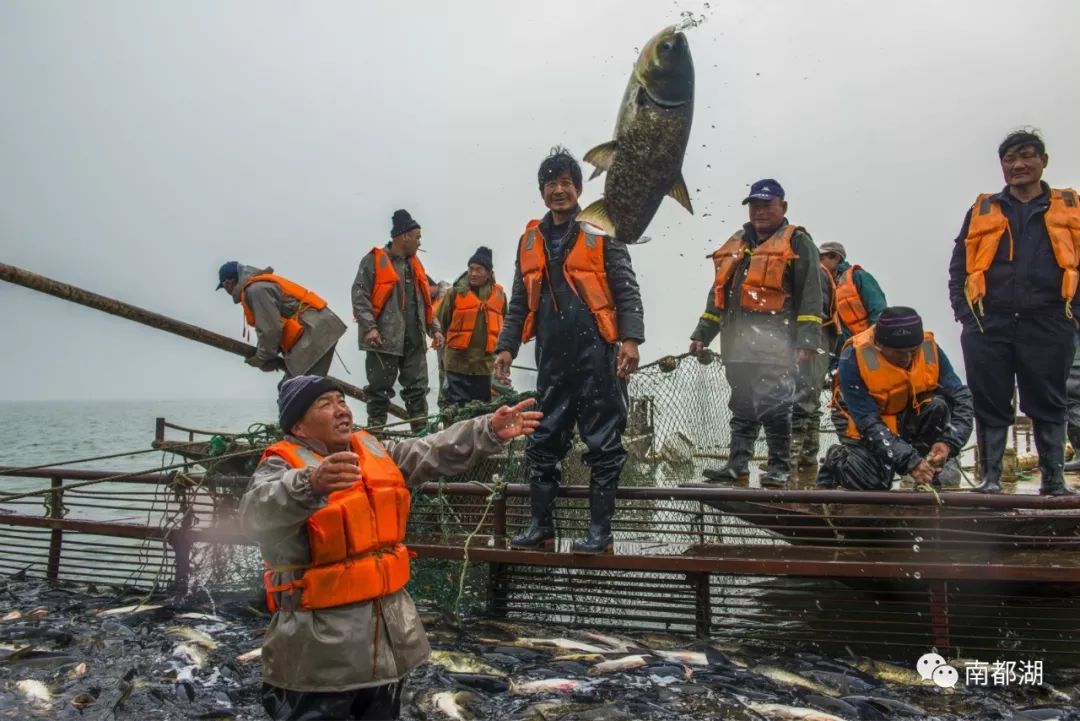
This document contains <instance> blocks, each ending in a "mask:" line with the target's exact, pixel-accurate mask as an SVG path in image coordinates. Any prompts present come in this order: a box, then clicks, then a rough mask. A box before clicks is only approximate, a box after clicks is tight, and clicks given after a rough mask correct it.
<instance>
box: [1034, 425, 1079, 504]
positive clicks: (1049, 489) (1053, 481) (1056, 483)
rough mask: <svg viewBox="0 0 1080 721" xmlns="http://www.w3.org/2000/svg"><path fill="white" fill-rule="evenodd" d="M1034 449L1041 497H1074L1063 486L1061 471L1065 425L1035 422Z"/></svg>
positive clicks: (1063, 457)
mask: <svg viewBox="0 0 1080 721" xmlns="http://www.w3.org/2000/svg"><path fill="white" fill-rule="evenodd" d="M1034 425H1035V449H1036V450H1037V451H1038V452H1039V473H1040V474H1041V475H1042V486H1041V487H1040V488H1039V494H1040V495H1043V496H1075V495H1076V491H1074V490H1072V489H1071V488H1069V487H1068V486H1066V485H1065V476H1064V475H1063V474H1062V469H1063V467H1064V466H1065V424H1064V423H1045V422H1040V421H1035V424H1034Z"/></svg>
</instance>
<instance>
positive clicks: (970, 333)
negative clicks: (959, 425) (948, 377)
mask: <svg viewBox="0 0 1080 721" xmlns="http://www.w3.org/2000/svg"><path fill="white" fill-rule="evenodd" d="M998 159H999V160H1000V161H1001V170H1002V173H1003V175H1004V177H1005V182H1006V183H1007V185H1006V187H1005V189H1003V190H1002V191H1001V192H999V193H984V194H982V195H980V196H978V197H977V198H976V199H975V203H974V204H973V205H972V207H971V209H970V210H968V213H967V215H966V216H965V218H964V224H963V227H962V228H961V230H960V235H959V236H957V238H956V245H955V247H954V248H953V255H952V262H951V263H950V264H949V299H950V300H951V302H952V307H953V313H954V315H955V316H956V319H957V320H959V321H960V322H961V323H962V324H963V331H962V332H961V334H960V344H961V346H962V347H963V349H964V365H965V368H966V370H967V378H968V382H969V383H971V392H972V395H973V396H974V398H975V426H976V432H975V438H976V442H977V444H978V448H979V459H980V462H981V468H982V475H983V481H982V483H981V484H980V485H979V486H978V487H977V488H976V489H975V490H976V491H979V492H981V493H1000V492H1001V466H1002V459H1003V456H1004V453H1005V445H1006V442H1007V439H1008V434H1009V426H1011V425H1012V424H1013V421H1014V419H1015V415H1016V410H1015V408H1014V407H1013V393H1014V388H1019V392H1020V409H1021V410H1022V411H1023V413H1024V414H1025V415H1026V416H1027V417H1028V418H1030V419H1031V420H1032V424H1033V426H1034V435H1035V447H1036V449H1037V450H1038V453H1039V472H1040V475H1041V477H1042V486H1041V489H1040V493H1042V494H1043V495H1051V496H1065V495H1073V493H1074V491H1072V490H1070V489H1069V488H1068V487H1067V486H1066V485H1065V478H1064V476H1063V475H1062V468H1063V466H1064V463H1065V435H1066V410H1067V406H1068V398H1067V392H1066V382H1067V378H1068V375H1069V368H1070V366H1071V365H1072V361H1073V356H1074V352H1075V343H1076V341H1075V331H1076V318H1078V317H1080V299H1078V298H1077V297H1076V290H1077V284H1078V283H1080V271H1078V261H1080V252H1078V248H1080V196H1078V195H1077V192H1076V191H1075V190H1072V189H1064V190H1058V189H1056V188H1051V187H1050V186H1049V185H1047V184H1046V183H1044V182H1043V181H1042V175H1043V171H1044V170H1045V169H1046V166H1047V163H1048V162H1049V157H1048V156H1047V154H1046V146H1045V144H1044V143H1043V140H1042V138H1041V137H1039V135H1038V134H1037V133H1035V132H1030V131H1026V130H1022V131H1017V132H1014V133H1011V134H1009V136H1008V137H1006V138H1005V140H1004V141H1003V142H1002V143H1001V145H1000V146H999V147H998Z"/></svg>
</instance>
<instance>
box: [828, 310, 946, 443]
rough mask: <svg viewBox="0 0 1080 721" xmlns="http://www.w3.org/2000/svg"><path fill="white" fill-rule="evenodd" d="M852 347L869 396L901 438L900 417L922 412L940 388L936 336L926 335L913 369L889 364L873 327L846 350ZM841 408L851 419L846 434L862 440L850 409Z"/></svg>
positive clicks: (886, 421) (927, 333)
mask: <svg viewBox="0 0 1080 721" xmlns="http://www.w3.org/2000/svg"><path fill="white" fill-rule="evenodd" d="M849 345H850V346H853V347H854V349H855V361H856V363H857V364H858V366H859V377H860V378H862V382H863V385H865V386H866V391H867V393H868V394H869V395H870V397H871V398H873V399H874V402H875V403H876V404H877V407H878V414H879V415H880V416H881V420H882V422H883V423H884V424H885V425H886V426H887V427H888V428H889V430H890V431H892V432H893V433H895V434H897V435H899V433H900V430H899V419H900V415H901V414H902V413H903V412H904V411H906V410H909V409H913V410H915V412H916V413H918V412H919V409H920V408H921V407H922V406H923V405H924V404H926V403H927V402H929V401H930V400H931V394H932V393H933V392H934V391H935V390H937V388H938V378H939V374H940V364H939V363H938V350H937V343H935V342H934V334H933V333H930V332H926V333H924V334H923V342H922V347H921V352H919V353H917V354H916V355H915V358H914V359H913V361H912V364H911V368H909V369H907V370H905V369H903V368H900V367H899V366H894V365H893V364H892V363H889V362H888V361H887V360H885V358H884V357H883V356H882V355H881V353H880V351H878V349H877V348H875V347H874V329H873V327H870V328H868V329H867V330H864V331H862V332H861V333H859V334H857V335H855V336H854V337H852V338H850V339H849V340H848V341H847V343H845V344H844V347H845V348H846V347H847V346H849ZM841 395H842V392H841ZM840 409H841V412H842V413H843V414H844V416H845V417H846V418H847V420H848V424H847V431H846V435H847V436H848V437H849V438H854V439H858V438H860V437H861V436H860V435H859V431H858V429H857V428H856V427H855V422H854V420H853V419H852V418H851V416H850V414H849V413H848V412H847V409H846V408H844V406H843V405H842V404H841V406H840Z"/></svg>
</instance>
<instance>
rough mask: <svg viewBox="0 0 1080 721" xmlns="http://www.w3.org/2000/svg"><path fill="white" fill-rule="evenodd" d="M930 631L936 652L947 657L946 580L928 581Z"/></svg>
mask: <svg viewBox="0 0 1080 721" xmlns="http://www.w3.org/2000/svg"><path fill="white" fill-rule="evenodd" d="M930 632H931V635H932V637H933V639H934V646H935V647H936V648H937V651H938V653H940V654H941V655H942V656H945V657H946V658H948V653H949V650H950V647H951V641H950V638H949V582H948V581H931V582H930Z"/></svg>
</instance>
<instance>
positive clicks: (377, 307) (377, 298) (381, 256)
mask: <svg viewBox="0 0 1080 721" xmlns="http://www.w3.org/2000/svg"><path fill="white" fill-rule="evenodd" d="M371 252H372V253H373V254H374V255H375V282H374V283H372V288H371V307H372V310H373V311H374V312H375V320H378V319H379V316H380V315H382V312H383V308H385V307H386V302H387V301H388V300H390V296H391V295H393V293H394V288H395V287H397V286H398V284H399V283H401V276H400V275H398V272H397V270H396V269H395V268H394V263H393V262H392V261H391V259H390V254H389V253H387V252H386V249H384V248H372V249H371ZM409 265H411V266H412V272H413V279H414V280H415V282H416V285H417V287H418V288H420V296H421V297H422V298H423V299H424V321H425V322H426V323H427V325H429V326H430V325H431V321H432V320H433V319H434V318H435V308H434V306H433V305H432V302H431V288H429V287H428V276H427V271H425V270H424V266H423V264H422V263H421V262H420V259H419V258H417V257H416V255H415V254H414V255H413V256H412V257H410V258H409ZM403 291H404V289H403ZM406 300H407V299H406V298H405V293H404V292H402V294H401V307H402V309H404V308H405V303H406Z"/></svg>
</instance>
